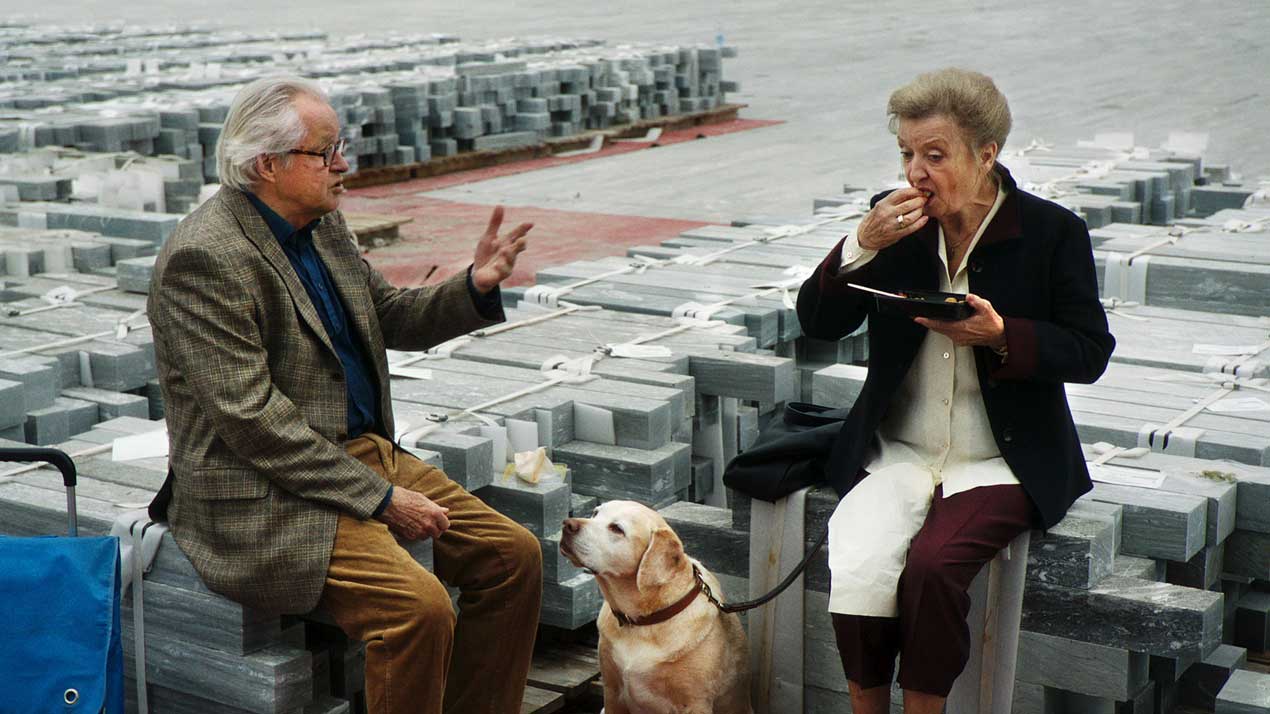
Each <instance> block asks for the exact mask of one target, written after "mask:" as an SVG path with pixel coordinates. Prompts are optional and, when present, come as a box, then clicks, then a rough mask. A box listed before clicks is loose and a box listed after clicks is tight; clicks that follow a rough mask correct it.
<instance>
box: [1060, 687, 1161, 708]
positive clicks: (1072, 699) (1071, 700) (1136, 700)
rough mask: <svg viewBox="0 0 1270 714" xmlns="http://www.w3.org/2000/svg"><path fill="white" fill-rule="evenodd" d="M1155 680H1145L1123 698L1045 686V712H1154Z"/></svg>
mask: <svg viewBox="0 0 1270 714" xmlns="http://www.w3.org/2000/svg"><path fill="white" fill-rule="evenodd" d="M1155 687H1156V685H1155V682H1152V681H1147V682H1146V683H1145V684H1144V685H1143V686H1142V688H1141V689H1139V690H1138V691H1136V692H1134V693H1133V696H1131V697H1129V698H1127V699H1125V700H1120V701H1118V700H1115V699H1112V698H1110V697H1094V696H1089V695H1087V694H1082V693H1080V692H1069V691H1066V690H1062V689H1054V688H1052V687H1046V690H1045V691H1046V698H1045V712H1046V714H1154V712H1155Z"/></svg>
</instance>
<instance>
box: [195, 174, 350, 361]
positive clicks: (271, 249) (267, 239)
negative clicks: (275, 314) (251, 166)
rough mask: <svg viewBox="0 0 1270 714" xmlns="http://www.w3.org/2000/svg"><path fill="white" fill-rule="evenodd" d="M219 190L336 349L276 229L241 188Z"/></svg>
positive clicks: (317, 329)
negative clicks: (275, 235)
mask: <svg viewBox="0 0 1270 714" xmlns="http://www.w3.org/2000/svg"><path fill="white" fill-rule="evenodd" d="M220 193H221V194H222V195H223V196H224V200H225V203H226V205H228V206H229V209H230V211H232V212H233V214H234V217H235V218H236V219H238V225H239V226H241V227H242V229H243V234H244V235H246V236H247V240H249V241H251V243H252V245H255V246H256V248H257V249H258V250H259V251H260V254H261V255H262V256H264V259H265V261H266V262H267V263H269V265H271V266H272V267H273V269H274V270H276V271H278V274H279V275H281V276H282V280H283V282H284V283H286V285H287V291H288V292H290V293H291V301H292V302H293V303H294V304H295V309H296V311H297V312H299V313H300V317H302V318H304V321H305V322H307V323H309V327H310V328H311V329H312V330H313V331H314V332H315V333H317V336H318V338H319V339H321V340H322V344H324V345H326V348H327V349H328V350H330V351H331V352H334V351H335V347H334V346H332V345H331V338H330V337H329V336H327V334H326V326H324V325H323V324H322V319H321V318H320V317H318V314H317V308H315V307H314V306H313V301H312V300H310V299H309V293H308V292H307V291H306V290H305V289H304V284H303V283H301V282H300V276H298V275H296V274H295V268H293V267H291V261H290V260H288V259H287V254H286V253H284V252H282V246H281V245H279V244H278V239H277V238H275V237H274V235H273V231H271V230H269V226H268V225H267V224H266V223H265V219H264V218H261V217H260V212H259V211H257V210H256V207H255V206H253V205H251V202H250V201H248V200H247V197H246V196H244V195H243V193H242V192H241V191H238V190H236V189H232V188H228V187H225V188H221V190H220Z"/></svg>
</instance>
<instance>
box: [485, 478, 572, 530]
mask: <svg viewBox="0 0 1270 714" xmlns="http://www.w3.org/2000/svg"><path fill="white" fill-rule="evenodd" d="M473 493H474V494H475V495H476V496H477V497H478V498H480V499H481V500H482V501H485V502H486V503H488V504H489V505H490V506H491V507H492V508H494V510H496V511H498V512H499V513H502V514H503V515H505V516H507V517H508V518H510V519H512V520H513V521H516V522H517V523H519V524H521V525H522V526H524V527H525V528H528V529H529V532H530V533H533V534H534V535H536V536H538V537H539V538H543V537H546V536H548V535H550V534H552V533H556V532H558V531H559V530H560V524H561V523H562V522H563V521H564V519H566V518H568V517H569V484H567V483H564V482H562V481H552V482H541V483H537V484H530V483H525V482H523V481H521V480H520V479H518V478H515V477H512V478H510V479H507V478H502V477H500V478H498V479H497V480H496V481H495V482H494V483H492V484H490V485H489V486H485V487H484V488H480V489H477V490H476V491H474V492H473Z"/></svg>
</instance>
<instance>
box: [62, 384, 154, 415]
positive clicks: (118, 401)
mask: <svg viewBox="0 0 1270 714" xmlns="http://www.w3.org/2000/svg"><path fill="white" fill-rule="evenodd" d="M62 396H63V397H66V398H68V399H78V400H80V401H85V402H92V403H94V404H96V405H97V409H98V414H99V416H100V419H98V421H108V420H110V419H114V418H116V417H121V416H130V417H136V418H138V419H146V420H148V419H149V417H150V402H149V401H147V400H146V398H145V397H139V396H137V395H135V394H123V393H121V392H112V391H109V390H106V389H98V388H95V387H72V388H71V389H64V390H62Z"/></svg>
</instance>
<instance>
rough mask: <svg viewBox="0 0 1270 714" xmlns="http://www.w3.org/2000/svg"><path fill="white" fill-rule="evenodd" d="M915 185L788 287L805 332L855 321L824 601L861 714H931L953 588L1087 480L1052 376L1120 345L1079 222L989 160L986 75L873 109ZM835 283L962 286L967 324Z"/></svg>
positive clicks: (958, 633)
mask: <svg viewBox="0 0 1270 714" xmlns="http://www.w3.org/2000/svg"><path fill="white" fill-rule="evenodd" d="M887 112H888V114H889V115H890V118H891V130H892V131H893V132H894V133H895V135H896V137H897V139H898V144H899V150H900V159H901V162H902V164H903V169H904V175H905V178H906V179H907V180H908V184H909V186H908V187H906V188H901V189H898V190H894V191H891V192H889V193H884V194H880V195H879V196H877V197H875V198H874V199H873V206H872V209H871V210H870V211H869V213H868V215H866V216H865V217H864V219H863V220H862V221H861V222H860V225H859V228H858V229H857V230H856V233H855V235H853V236H848V237H846V238H844V239H843V241H842V242H841V243H840V244H839V245H838V246H837V247H835V248H834V249H833V251H831V252H830V254H829V256H828V257H827V258H825V260H824V262H822V263H821V264H820V266H819V267H818V268H817V270H816V272H815V273H814V274H813V275H812V276H811V278H809V279H808V280H807V282H806V283H804V284H803V286H802V289H801V291H800V292H799V295H798V317H799V319H800V320H801V321H802V325H803V330H804V331H805V332H806V333H807V334H808V335H811V336H813V337H819V338H824V339H837V338H840V337H842V336H844V335H846V334H848V333H850V332H851V331H853V330H855V329H856V328H857V327H858V326H859V325H860V323H861V322H862V321H863V320H864V319H865V318H866V317H868V319H869V346H870V359H869V375H868V379H867V380H866V382H865V385H864V388H863V390H862V391H861V393H860V396H859V397H858V398H857V399H856V402H855V405H854V406H853V407H852V409H851V413H850V416H849V417H848V418H847V420H846V422H845V424H844V425H843V430H842V433H841V435H840V436H839V438H838V441H837V442H836V445H835V449H834V451H833V453H832V455H831V457H830V460H829V467H828V473H829V476H830V480H831V482H832V483H833V485H834V487H835V488H836V489H837V490H838V492H839V493H840V494H845V496H844V498H843V500H842V502H841V503H840V504H839V506H838V508H837V510H836V511H835V513H834V515H833V518H832V519H831V521H830V537H829V561H830V569H831V575H832V580H831V583H832V585H831V591H830V601H829V609H830V612H832V613H833V622H834V630H835V634H836V636H837V641H838V650H839V653H840V654H841V657H842V664H843V669H844V670H845V672H846V675H847V679H848V680H849V684H850V691H851V699H852V707H853V710H854V711H855V712H856V714H869V713H871V712H886V711H888V707H889V700H890V685H891V680H892V677H893V675H894V663H895V659H896V654H897V653H898V654H900V666H899V684H900V686H901V687H902V688H903V689H904V706H905V711H906V712H918V713H920V712H938V711H941V709H942V707H943V703H944V699H945V697H947V695H948V692H949V690H950V689H951V688H952V685H953V681H954V680H955V679H956V678H957V676H958V675H959V674H960V673H961V670H962V669H963V668H964V667H965V664H966V660H967V656H968V653H969V649H970V635H969V631H968V628H967V626H966V615H967V613H968V612H969V608H970V598H969V596H968V595H967V589H968V588H969V586H970V582H971V581H972V580H973V579H974V577H975V575H976V574H977V573H978V572H979V570H980V569H981V568H982V567H983V565H984V564H985V563H987V562H988V561H989V560H991V559H992V557H993V556H994V555H995V554H996V553H997V551H999V550H1000V549H1001V548H1002V547H1004V546H1005V545H1007V544H1008V543H1009V542H1010V541H1011V540H1012V539H1013V538H1014V537H1015V536H1017V535H1019V534H1021V533H1022V532H1023V531H1025V530H1027V529H1029V528H1032V527H1034V526H1040V527H1049V526H1051V525H1053V524H1054V523H1056V522H1057V521H1059V520H1060V519H1061V518H1062V517H1063V515H1064V513H1065V512H1066V511H1067V509H1068V507H1069V506H1070V505H1071V504H1072V502H1073V501H1075V500H1076V498H1077V497H1079V496H1080V495H1081V494H1083V493H1085V492H1086V491H1088V490H1089V489H1090V482H1089V473H1088V471H1087V470H1086V468H1085V461H1084V458H1083V456H1082V454H1081V449H1080V443H1079V441H1078V439H1077V436H1076V428H1075V425H1074V424H1073V423H1072V418H1071V413H1070V411H1069V410H1068V406H1067V399H1066V396H1065V395H1064V391H1063V383H1064V382H1080V383H1089V382H1093V381H1094V380H1096V379H1097V378H1098V377H1099V375H1101V374H1102V372H1103V370H1104V369H1105V368H1106V365H1107V360H1108V359H1109V357H1110V355H1111V351H1112V349H1113V348H1114V346H1115V340H1114V339H1113V338H1112V336H1111V334H1110V333H1109V332H1108V330H1107V318H1106V315H1105V313H1104V312H1103V309H1102V305H1101V304H1100V302H1099V300H1098V286H1097V283H1096V279H1095V274H1094V261H1093V255H1092V252H1091V249H1090V242H1089V233H1088V231H1087V230H1086V228H1085V224H1084V223H1083V222H1082V221H1081V219H1080V218H1079V217H1077V216H1075V215H1074V214H1072V213H1071V212H1070V211H1068V210H1066V209H1064V208H1062V207H1060V206H1057V205H1055V204H1053V203H1050V202H1048V201H1045V200H1042V199H1040V198H1038V197H1036V196H1033V195H1031V194H1029V193H1027V192H1026V191H1023V190H1021V189H1020V188H1019V187H1018V186H1017V185H1016V184H1015V182H1014V180H1013V179H1012V178H1011V177H1010V173H1009V171H1007V170H1006V169H1005V167H1004V166H1002V165H1001V164H999V163H997V157H998V156H999V154H1000V151H1001V147H1002V145H1003V144H1004V143H1005V140H1006V136H1007V135H1008V134H1009V131H1010V110H1009V106H1008V105H1007V103H1006V100H1005V97H1004V96H1002V94H1001V92H1000V91H998V90H997V88H996V85H995V84H993V82H992V80H991V79H989V78H988V77H986V76H984V75H982V74H979V73H976V72H969V71H964V70H959V69H945V70H940V71H937V72H933V73H930V74H924V75H921V76H919V77H917V79H915V80H914V81H912V82H911V83H910V84H908V85H906V86H904V87H901V88H900V89H898V90H896V91H895V93H893V94H892V95H891V98H890V101H889V102H888V105H887ZM848 283H853V284H857V285H863V286H866V287H870V288H874V289H878V290H884V291H888V292H895V291H903V290H909V289H917V290H939V291H943V292H954V293H968V295H967V297H966V302H967V303H968V305H969V307H970V308H971V309H972V310H973V314H971V315H970V316H969V317H967V318H966V319H963V320H958V321H939V320H932V319H926V318H912V319H910V318H906V317H897V316H894V315H889V314H879V313H878V312H877V311H876V305H877V302H876V299H875V298H874V296H872V295H871V294H869V293H866V292H862V291H858V290H856V289H854V288H851V287H849V286H848Z"/></svg>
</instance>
